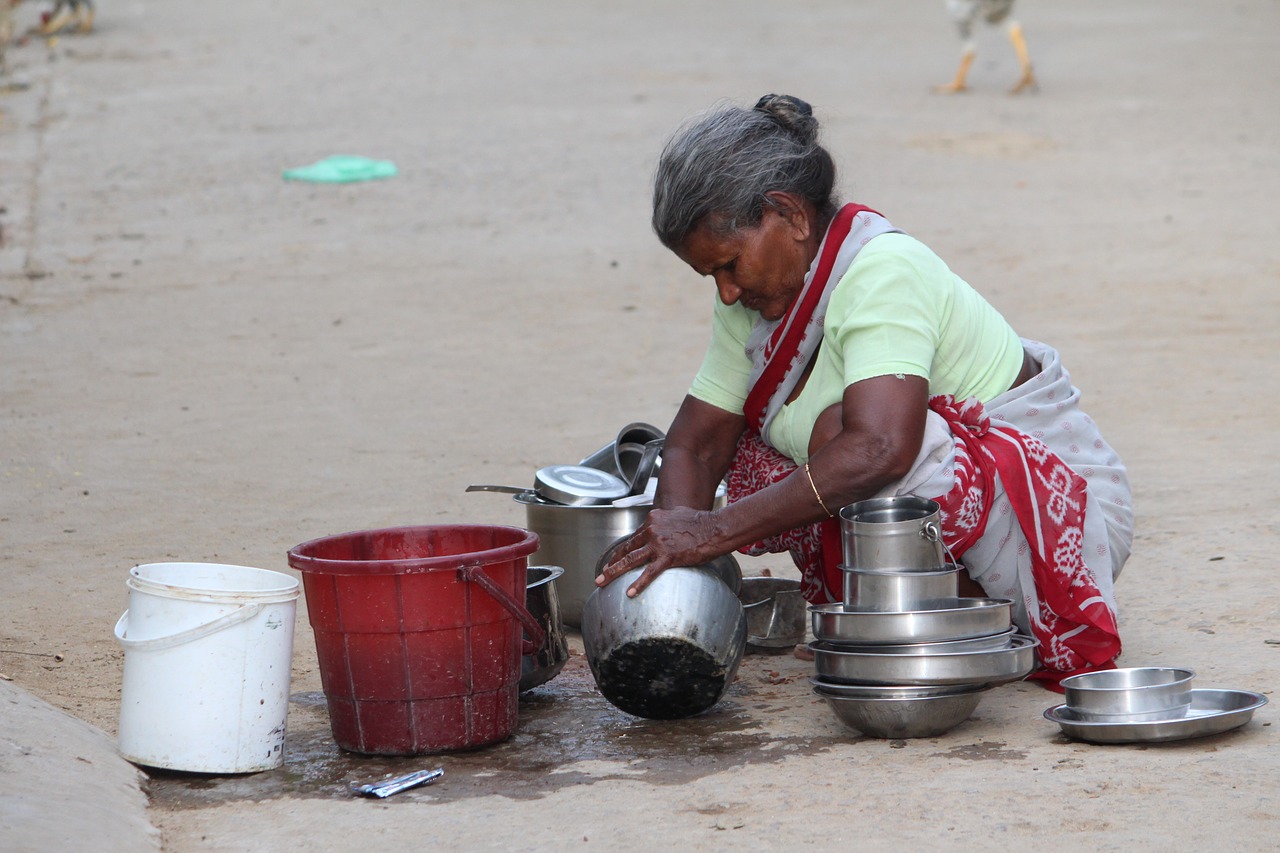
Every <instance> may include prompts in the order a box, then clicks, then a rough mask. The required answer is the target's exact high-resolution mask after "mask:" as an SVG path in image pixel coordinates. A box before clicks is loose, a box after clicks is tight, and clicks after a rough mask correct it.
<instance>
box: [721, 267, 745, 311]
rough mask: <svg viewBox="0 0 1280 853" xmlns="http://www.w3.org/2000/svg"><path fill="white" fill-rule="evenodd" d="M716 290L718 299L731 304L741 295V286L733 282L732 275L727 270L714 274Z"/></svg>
mask: <svg viewBox="0 0 1280 853" xmlns="http://www.w3.org/2000/svg"><path fill="white" fill-rule="evenodd" d="M715 278H716V290H717V291H719V292H720V301H721V302H723V303H724V304H725V305H732V304H734V303H735V302H737V301H738V298H739V297H741V296H742V288H740V287H738V286H737V285H736V284H734V283H733V277H732V276H731V275H729V273H727V272H718V273H716V274H715Z"/></svg>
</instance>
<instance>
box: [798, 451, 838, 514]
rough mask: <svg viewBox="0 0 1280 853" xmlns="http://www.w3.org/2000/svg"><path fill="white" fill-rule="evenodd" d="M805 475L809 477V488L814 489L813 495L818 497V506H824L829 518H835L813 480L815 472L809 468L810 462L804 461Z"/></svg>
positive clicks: (823, 508) (823, 509)
mask: <svg viewBox="0 0 1280 853" xmlns="http://www.w3.org/2000/svg"><path fill="white" fill-rule="evenodd" d="M804 475H805V476H806V477H808V478H809V488H811V489H813V496H814V497H815V498H817V499H818V506H820V507H822V511H823V512H825V513H826V514H827V518H835V516H834V515H833V514H832V512H831V510H829V509H827V504H826V501H824V500H823V499H822V495H820V494H818V487H817V486H816V485H815V484H814V482H813V473H812V472H811V471H810V470H809V463H808V462H806V463H804Z"/></svg>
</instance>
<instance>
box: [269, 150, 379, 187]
mask: <svg viewBox="0 0 1280 853" xmlns="http://www.w3.org/2000/svg"><path fill="white" fill-rule="evenodd" d="M395 174H396V164H395V163H392V162H391V161H390V160H370V159H369V158H368V157H353V156H349V155H346V154H337V155H334V156H333V157H326V158H324V159H323V160H317V161H316V162H314V163H312V164H311V165H310V166H299V167H298V168H296V169H285V170H284V179H285V180H286V181H311V182H312V183H317V184H347V183H351V182H353V181H372V180H377V179H378V178H390V177H392V176H393V175H395Z"/></svg>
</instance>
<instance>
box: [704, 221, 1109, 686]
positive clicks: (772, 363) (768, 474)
mask: <svg viewBox="0 0 1280 853" xmlns="http://www.w3.org/2000/svg"><path fill="white" fill-rule="evenodd" d="M892 230H894V229H893V228H892V226H890V225H889V224H888V222H887V221H885V220H884V219H883V217H880V216H879V215H878V214H876V213H875V212H874V211H870V210H868V209H867V208H860V207H857V206H854V205H849V206H846V208H845V209H844V210H842V211H841V212H840V215H838V216H837V218H836V220H835V221H834V222H833V224H832V226H831V228H830V229H829V230H828V233H827V236H826V239H825V240H824V241H823V245H822V246H821V247H820V249H819V253H818V257H817V258H816V259H815V261H814V266H813V268H812V269H811V270H810V274H809V276H808V278H807V279H806V283H805V288H804V289H803V290H802V291H801V293H800V295H799V296H798V297H797V299H796V301H795V303H793V305H792V307H791V309H789V310H788V314H787V316H785V317H783V318H782V319H781V320H779V321H776V322H774V323H772V324H764V323H762V324H761V325H760V326H758V327H757V329H756V331H755V332H753V334H752V336H751V341H750V342H749V344H748V351H749V354H750V355H751V356H752V358H753V363H754V365H755V370H754V372H753V374H752V380H753V385H752V388H751V391H750V393H749V394H748V397H747V401H746V404H745V406H744V411H745V413H746V416H747V421H748V430H747V433H746V435H744V437H743V439H742V440H741V441H740V442H739V445H738V449H737V453H736V455H735V458H734V462H733V465H732V466H731V468H730V471H729V475H728V478H727V487H728V499H729V501H730V502H732V501H735V500H740V499H741V498H743V497H745V496H746V495H749V494H752V493H754V492H756V491H759V490H760V489H762V488H765V487H767V486H769V485H772V484H773V483H776V482H778V481H780V480H782V479H784V478H786V477H787V476H789V475H790V474H791V473H792V472H793V471H794V470H795V468H796V465H795V463H794V462H793V461H792V460H791V459H789V458H787V457H786V456H784V455H783V454H781V453H779V452H778V451H777V450H775V449H773V448H772V447H770V446H769V445H768V444H767V443H766V442H765V440H764V439H763V436H765V435H767V434H768V425H769V423H770V422H771V421H772V417H773V416H774V415H776V413H777V412H778V411H779V410H780V409H781V407H782V404H783V402H785V400H786V398H787V397H788V396H789V395H790V393H791V391H792V390H793V389H794V388H795V383H796V382H797V381H798V380H799V377H800V375H801V374H802V373H803V369H804V366H805V365H806V364H807V363H808V361H809V359H810V357H811V356H812V354H813V352H815V351H816V349H817V347H818V346H819V345H820V344H821V339H822V326H823V320H824V319H825V317H824V314H825V305H826V301H827V300H826V297H827V296H829V294H830V291H831V290H832V289H834V287H835V285H836V283H837V282H838V281H839V280H840V278H841V277H842V276H843V274H844V271H845V270H847V269H848V265H849V263H850V262H851V261H852V257H853V255H855V254H856V252H857V249H858V248H861V245H862V244H865V242H866V241H867V240H869V239H871V237H873V236H876V234H878V233H886V232H887V231H892ZM869 232H874V233H870V236H868V233H869ZM849 244H853V245H849ZM850 249H851V250H852V251H850ZM766 326H767V327H766ZM1023 345H1024V347H1025V348H1026V350H1027V351H1028V352H1029V353H1030V354H1031V355H1032V357H1033V358H1035V359H1036V360H1037V361H1038V362H1039V363H1040V365H1041V372H1040V373H1039V374H1037V375H1036V376H1035V377H1033V378H1032V379H1031V380H1030V381H1028V382H1026V383H1024V384H1023V385H1021V386H1019V387H1018V388H1014V389H1013V390H1011V391H1009V392H1007V393H1005V394H1003V395H1001V396H1000V397H997V398H996V399H995V400H992V401H990V402H989V403H988V404H987V405H986V406H983V405H982V404H981V403H979V402H977V401H974V400H970V401H955V400H953V399H952V398H950V397H946V396H939V397H934V398H933V399H931V400H930V404H929V405H930V412H929V414H928V421H927V425H926V432H925V441H924V445H923V446H922V448H921V451H920V454H919V455H918V457H917V459H916V463H915V465H914V467H913V469H912V471H911V472H910V473H909V474H908V475H907V476H906V477H904V478H903V479H902V480H901V481H900V482H898V483H895V484H893V485H891V486H890V487H888V488H886V489H885V490H884V491H883V492H882V493H881V494H882V495H893V494H916V495H920V496H921V497H928V498H932V499H933V500H936V501H937V502H938V503H939V505H940V506H941V510H942V512H941V516H942V522H943V538H944V540H945V541H946V543H947V545H948V546H949V547H950V548H951V550H952V553H953V554H955V555H956V557H957V558H958V559H960V561H961V562H962V563H963V564H964V566H965V568H966V570H967V571H968V573H969V575H970V577H972V578H973V579H974V580H975V581H977V582H978V583H979V584H980V585H981V586H982V587H983V588H984V589H985V590H986V591H987V593H988V595H991V596H993V597H998V598H1010V599H1012V600H1013V601H1014V602H1015V617H1014V618H1015V622H1016V623H1018V625H1019V626H1020V628H1021V629H1022V630H1023V631H1024V632H1029V633H1030V634H1031V635H1032V636H1034V637H1035V638H1036V640H1037V641H1038V642H1039V649H1038V656H1039V659H1040V663H1041V666H1042V667H1043V671H1042V672H1041V673H1040V674H1038V676H1037V677H1041V678H1043V679H1045V680H1046V681H1049V682H1050V683H1054V684H1056V682H1057V681H1058V680H1060V679H1061V678H1063V677H1065V676H1066V675H1070V674H1074V673H1077V672H1085V671H1088V670H1091V669H1104V668H1109V667H1111V666H1114V660H1115V658H1116V656H1117V655H1119V653H1120V638H1119V631H1118V628H1117V623H1116V607H1115V597H1114V587H1113V580H1114V578H1115V576H1116V575H1118V574H1119V571H1120V568H1121V567H1122V566H1123V565H1124V561H1125V560H1126V559H1127V558H1128V555H1129V547H1130V544H1131V543H1132V537H1133V515H1132V509H1131V507H1130V491H1129V486H1128V480H1127V477H1126V475H1125V470H1124V467H1123V465H1122V464H1121V462H1120V460H1119V457H1118V456H1117V455H1116V454H1115V452H1114V451H1113V450H1112V449H1111V448H1110V447H1109V446H1108V445H1107V443H1106V442H1105V441H1104V440H1103V439H1102V436H1101V434H1100V433H1099V431H1098V429H1097V427H1096V425H1094V423H1093V421H1092V420H1091V419H1090V418H1089V417H1088V415H1086V414H1085V413H1084V412H1083V411H1081V410H1080V408H1079V396H1080V395H1079V391H1078V390H1076V389H1075V388H1074V387H1073V386H1072V385H1071V379H1070V376H1069V374H1067V372H1066V371H1065V370H1064V369H1063V368H1062V365H1061V361H1060V359H1059V357H1058V354H1057V352H1056V351H1054V350H1053V349H1052V348H1050V347H1047V346H1045V345H1043V344H1039V343H1036V342H1034V341H1026V340H1024V341H1023ZM742 551H743V553H747V554H763V553H779V552H783V551H786V552H790V554H791V556H792V558H793V560H794V561H795V563H796V565H797V566H798V567H799V568H800V570H801V576H802V589H803V592H804V595H805V598H806V599H807V600H808V601H810V602H829V601H838V600H840V596H841V594H842V588H843V583H842V581H843V578H842V575H841V572H840V569H839V564H840V562H841V559H842V548H841V541H840V527H839V523H838V521H837V520H836V519H829V520H827V521H825V522H822V523H819V524H814V525H810V526H807V527H804V528H798V529H795V530H790V531H786V532H784V533H782V534H779V535H777V536H773V537H770V538H768V539H766V540H763V541H761V542H758V543H755V544H754V545H752V546H750V547H748V548H744V549H742Z"/></svg>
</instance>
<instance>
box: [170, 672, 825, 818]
mask: <svg viewBox="0 0 1280 853" xmlns="http://www.w3.org/2000/svg"><path fill="white" fill-rule="evenodd" d="M747 660H748V663H744V666H743V668H742V670H741V671H740V672H739V674H738V678H737V680H736V681H735V682H734V684H733V685H732V686H731V687H730V688H729V690H728V692H727V694H726V695H725V697H724V698H723V699H722V700H721V701H720V702H719V703H718V704H716V705H715V706H714V707H713V708H711V709H710V710H708V711H706V712H705V713H702V714H699V715H697V716H694V717H689V718H686V719H681V720H646V719H641V718H639V717H633V716H631V715H629V714H626V713H623V712H622V711H620V710H618V709H617V708H615V707H614V706H613V705H611V704H610V703H609V702H608V701H607V700H606V699H605V698H604V697H603V696H602V695H601V694H600V693H599V691H598V690H597V689H596V685H595V682H594V680H593V679H592V677H591V672H590V670H589V669H588V667H587V663H586V659H585V658H583V657H580V656H575V657H573V658H571V659H570V660H569V662H568V663H567V664H566V666H565V668H564V669H563V670H562V671H561V673H560V674H559V676H557V677H556V678H555V679H554V680H552V681H550V682H548V683H547V684H545V685H542V686H541V687H538V688H535V689H534V690H531V691H529V692H528V693H526V694H524V695H523V696H522V697H521V701H520V718H519V724H518V727H517V730H516V732H515V734H514V735H513V736H512V737H511V738H510V739H508V740H506V741H504V742H502V743H499V744H493V745H491V746H487V747H482V748H479V749H475V750H471V751H467V752H449V753H442V754H439V755H426V756H417V757H380V756H363V755H356V754H354V753H350V752H345V751H343V750H341V749H339V748H338V747H337V745H336V744H335V743H334V741H333V735H332V732H331V730H330V728H329V717H328V712H327V710H326V707H325V701H324V696H323V695H322V694H320V693H318V692H316V693H296V694H294V695H293V696H292V697H291V702H290V708H289V733H288V737H287V739H286V742H285V758H284V766H283V767H281V768H279V769H276V770H270V771H266V772H262V773H255V774H249V775H241V776H207V775H201V774H191V773H175V772H168V771H159V770H155V771H151V775H150V781H149V783H148V792H149V793H150V795H151V798H152V801H153V802H154V803H155V804H156V805H159V806H162V807H164V808H175V809H181V808H187V807H190V808H202V807H207V806H210V805H218V804H221V803H231V802H238V801H245V800H262V799H272V798H278V797H294V798H299V797H301V798H321V799H347V798H350V797H351V796H352V794H351V792H350V786H351V785H352V784H365V783H370V782H375V781H378V780H381V779H383V778H385V777H387V776H398V775H401V774H405V773H411V772H413V771H415V770H424V769H430V768H433V767H443V768H444V771H445V775H444V777H443V778H442V779H441V780H440V781H438V782H436V783H435V784H433V785H431V786H430V787H423V788H417V789H413V790H410V791H405V792H403V793H401V794H397V795H395V796H393V797H390V798H388V799H387V800H386V801H385V802H386V803H388V804H394V803H397V802H413V801H418V802H421V801H423V800H429V801H432V802H453V801H456V800H461V799H468V798H471V797H483V796H493V795H498V796H505V797H511V798H515V799H537V798H540V797H544V796H547V795H548V794H551V793H554V792H556V791H559V790H562V789H564V788H568V787H573V786H581V785H591V784H594V783H596V782H600V781H604V780H610V779H626V780H631V781H639V782H645V783H649V784H654V785H678V784H683V783H686V782H689V781H691V780H693V779H697V778H700V777H702V776H707V775H710V774H713V773H719V772H722V771H724V770H728V769H731V768H733V767H738V766H744V765H748V764H762V763H764V764H767V763H775V762H781V761H783V760H784V759H785V758H787V757H788V756H789V755H794V754H796V753H797V752H813V753H816V752H819V751H824V750H826V749H828V748H830V747H831V745H832V744H834V743H837V742H847V741H848V738H837V737H833V736H831V734H830V733H827V732H823V731H822V730H821V729H816V730H815V735H814V736H813V737H797V736H786V735H782V736H779V735H777V734H774V733H771V732H770V727H769V719H770V716H771V715H773V714H777V713H781V712H784V711H787V710H794V708H795V707H796V705H797V704H800V703H804V704H808V703H809V701H810V698H809V695H808V692H809V691H808V689H807V686H808V685H807V682H806V681H805V680H804V679H800V678H792V677H789V676H787V675H784V674H782V673H780V672H779V671H778V670H779V669H780V668H781V669H788V668H790V667H780V666H779V664H777V663H772V664H770V663H768V662H766V661H765V660H764V659H760V658H748V659H747ZM793 694H794V695H793Z"/></svg>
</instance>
